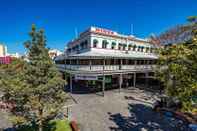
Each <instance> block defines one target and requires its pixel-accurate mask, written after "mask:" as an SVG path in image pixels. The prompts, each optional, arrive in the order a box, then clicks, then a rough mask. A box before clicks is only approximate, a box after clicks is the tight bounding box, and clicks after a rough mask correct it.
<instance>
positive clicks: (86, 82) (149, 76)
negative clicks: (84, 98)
mask: <svg viewBox="0 0 197 131" xmlns="http://www.w3.org/2000/svg"><path fill="white" fill-rule="evenodd" d="M67 81H68V86H67V90H69V91H70V92H71V93H96V92H101V93H102V95H103V96H104V93H105V91H106V90H111V89H119V91H120V92H121V89H122V88H127V89H130V88H133V87H143V88H146V89H155V90H161V87H160V83H159V81H158V80H156V79H155V78H154V73H153V72H146V73H139V72H133V73H119V74H110V75H100V74H99V75H95V74H93V75H87V74H80V75H79V74H69V75H68V77H67Z"/></svg>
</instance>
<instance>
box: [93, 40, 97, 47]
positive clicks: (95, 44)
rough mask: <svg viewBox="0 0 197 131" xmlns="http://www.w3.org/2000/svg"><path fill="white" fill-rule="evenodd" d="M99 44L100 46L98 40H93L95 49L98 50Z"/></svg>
mask: <svg viewBox="0 0 197 131" xmlns="http://www.w3.org/2000/svg"><path fill="white" fill-rule="evenodd" d="M97 44H98V40H97V39H94V40H93V47H94V48H96V47H97Z"/></svg>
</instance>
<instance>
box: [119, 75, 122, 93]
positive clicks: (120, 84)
mask: <svg viewBox="0 0 197 131" xmlns="http://www.w3.org/2000/svg"><path fill="white" fill-rule="evenodd" d="M121 88H122V74H120V77H119V92H120V91H121Z"/></svg>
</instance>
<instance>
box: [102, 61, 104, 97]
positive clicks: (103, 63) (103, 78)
mask: <svg viewBox="0 0 197 131" xmlns="http://www.w3.org/2000/svg"><path fill="white" fill-rule="evenodd" d="M104 71H105V59H103V80H102V92H103V97H104V96H105V74H104Z"/></svg>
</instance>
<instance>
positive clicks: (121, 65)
mask: <svg viewBox="0 0 197 131" xmlns="http://www.w3.org/2000/svg"><path fill="white" fill-rule="evenodd" d="M120 70H122V59H120Z"/></svg>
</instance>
